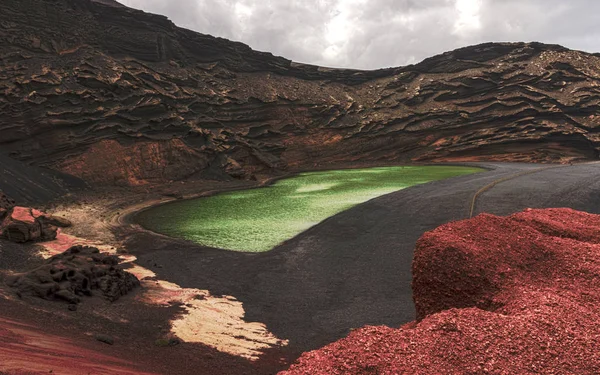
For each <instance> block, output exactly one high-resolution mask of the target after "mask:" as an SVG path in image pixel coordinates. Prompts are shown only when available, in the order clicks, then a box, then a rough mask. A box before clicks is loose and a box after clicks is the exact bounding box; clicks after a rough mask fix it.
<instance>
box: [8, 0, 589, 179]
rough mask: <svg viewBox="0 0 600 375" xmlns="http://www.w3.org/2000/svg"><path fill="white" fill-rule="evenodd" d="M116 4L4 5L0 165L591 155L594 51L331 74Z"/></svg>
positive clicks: (530, 51) (39, 0)
mask: <svg viewBox="0 0 600 375" xmlns="http://www.w3.org/2000/svg"><path fill="white" fill-rule="evenodd" d="M116 5H117V6H116ZM116 5H115V3H114V2H112V1H92V0H55V1H50V0H5V1H2V2H1V3H0V72H1V73H0V89H1V90H2V91H3V93H4V95H2V96H0V114H1V116H0V153H3V154H8V155H10V156H11V157H13V158H16V159H19V160H22V161H26V162H28V163H34V164H36V165H43V166H48V167H51V168H54V169H58V170H60V171H62V172H67V173H70V174H74V175H76V176H78V177H82V178H83V179H85V180H87V181H90V182H94V183H101V184H143V183H148V182H164V181H168V180H178V179H184V178H190V177H195V176H201V175H203V174H205V173H207V171H210V173H211V174H213V175H214V174H215V173H216V174H221V175H223V176H226V174H229V175H232V176H236V177H239V176H244V177H249V176H251V175H253V174H264V173H270V172H272V171H273V170H274V169H283V168H292V169H294V168H306V167H311V166H313V165H314V164H320V163H328V164H330V163H338V162H339V163H343V162H349V161H357V160H361V161H379V160H381V161H408V160H416V161H428V160H472V159H474V158H478V159H488V160H533V161H565V160H572V159H594V158H597V156H598V147H599V144H598V141H597V140H598V135H597V132H596V128H597V124H600V118H599V117H597V116H596V112H597V111H598V109H599V105H598V103H599V98H600V96H599V95H598V93H599V89H598V83H599V82H600V80H599V77H600V57H597V56H595V55H592V54H587V53H583V52H577V51H571V50H568V49H565V48H563V47H560V46H554V45H543V44H538V43H529V44H524V43H514V44H483V45H478V46H474V47H467V48H463V49H459V50H456V51H453V52H449V53H446V54H443V55H440V56H435V57H432V58H430V59H427V60H425V61H423V62H422V63H420V64H417V65H413V66H408V67H403V68H397V69H383V70H378V71H371V72H364V71H354V70H341V69H326V68H320V67H315V66H308V65H303V64H295V63H293V62H291V61H289V60H286V59H284V58H280V57H275V56H273V55H271V54H268V53H262V52H256V51H253V50H251V49H250V48H249V47H248V46H246V45H243V44H241V43H235V42H230V41H227V40H224V39H220V38H214V37H211V36H208V35H203V34H199V33H195V32H192V31H189V30H185V29H182V28H178V27H176V26H175V25H174V24H173V23H171V22H170V21H168V20H167V19H166V18H165V17H162V16H158V15H151V14H147V13H144V12H141V11H138V10H134V9H130V8H127V7H124V6H118V4H116Z"/></svg>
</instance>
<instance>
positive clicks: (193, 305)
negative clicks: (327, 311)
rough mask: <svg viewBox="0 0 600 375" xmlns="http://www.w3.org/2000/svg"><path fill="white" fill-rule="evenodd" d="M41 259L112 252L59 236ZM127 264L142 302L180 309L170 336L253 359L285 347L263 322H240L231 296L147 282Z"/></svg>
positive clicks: (145, 272)
mask: <svg viewBox="0 0 600 375" xmlns="http://www.w3.org/2000/svg"><path fill="white" fill-rule="evenodd" d="M42 245H43V247H44V249H45V250H44V251H43V252H42V256H44V257H45V258H49V257H51V256H53V255H56V254H60V253H62V252H64V251H65V250H67V249H68V248H70V247H71V246H74V245H87V246H95V247H97V248H99V249H100V250H101V251H103V252H109V253H116V250H115V248H114V247H112V246H106V245H102V244H99V243H96V242H94V241H88V240H85V239H82V238H78V237H75V236H71V235H67V234H64V233H59V234H58V236H57V238H56V240H54V241H50V242H45V243H43V244H42ZM119 256H120V258H121V259H122V260H123V262H124V263H129V266H130V268H128V269H127V271H128V272H131V273H132V274H134V275H135V276H136V277H137V278H138V279H140V280H141V282H142V287H143V294H142V296H141V298H142V299H143V301H144V302H146V303H149V304H153V305H159V306H171V305H172V304H174V303H177V304H181V305H183V306H184V309H185V313H183V314H182V315H181V316H179V317H178V318H177V319H175V320H173V321H172V322H171V333H173V334H174V335H175V336H177V337H178V338H179V339H181V340H183V341H185V342H193V343H201V344H204V345H207V346H210V347H212V348H215V349H217V350H219V351H221V352H224V353H228V354H232V355H236V356H240V357H244V358H247V359H250V360H257V359H258V358H259V357H260V355H261V354H262V353H263V351H264V350H266V349H269V348H273V347H278V346H286V345H287V344H288V341H287V340H281V339H279V338H277V337H275V336H274V335H273V334H272V333H271V332H269V330H268V329H267V327H266V326H265V325H264V324H263V323H258V322H246V321H244V315H245V311H244V307H243V304H242V303H241V302H240V301H238V300H237V299H236V298H235V297H231V296H222V297H216V296H212V295H211V294H210V292H209V291H207V290H200V289H190V288H181V287H180V286H179V285H177V284H173V283H170V282H168V281H164V280H150V278H155V277H156V274H155V273H154V272H152V271H151V270H149V269H147V268H144V267H141V266H139V265H137V264H135V263H134V262H135V261H136V260H137V259H136V257H135V256H133V255H126V254H125V255H124V254H120V255H119Z"/></svg>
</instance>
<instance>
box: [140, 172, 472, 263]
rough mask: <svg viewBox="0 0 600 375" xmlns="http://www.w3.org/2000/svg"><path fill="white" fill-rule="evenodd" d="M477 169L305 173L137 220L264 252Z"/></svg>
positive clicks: (206, 242) (165, 207) (187, 235)
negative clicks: (377, 201) (347, 213)
mask: <svg viewBox="0 0 600 375" xmlns="http://www.w3.org/2000/svg"><path fill="white" fill-rule="evenodd" d="M479 171H481V169H479V168H471V167H456V166H404V167H380V168H365V169H344V170H334V171H324V172H309V173H301V174H299V175H297V176H294V177H290V178H287V179H283V180H279V181H277V182H276V183H275V184H273V185H271V186H268V187H262V188H257V189H249V190H239V191H231V192H224V193H220V194H217V195H214V196H210V197H205V198H197V199H191V200H183V201H177V202H173V203H168V204H165V205H161V206H157V207H154V208H151V209H148V210H146V211H143V212H141V213H140V214H138V215H137V217H136V221H137V222H138V223H139V224H141V225H142V226H143V227H145V228H147V229H150V230H152V231H154V232H157V233H162V234H165V235H168V236H171V237H178V238H183V239H186V240H190V241H194V242H197V243H199V244H201V245H204V246H210V247H216V248H221V249H229V250H237V251H247V252H262V251H268V250H271V249H272V248H274V247H275V246H277V245H278V244H280V243H281V242H283V241H285V240H288V239H290V238H292V237H294V236H296V235H297V234H298V233H300V232H302V231H304V230H306V229H308V228H310V227H312V226H313V225H315V224H318V223H319V222H321V221H323V220H324V219H326V218H328V217H330V216H333V215H335V214H336V213H338V212H341V211H344V210H346V209H348V208H350V207H352V206H355V205H357V204H359V203H363V202H365V201H368V200H369V199H372V198H375V197H378V196H381V195H384V194H388V193H391V192H394V191H397V190H401V189H404V188H407V187H409V186H413V185H418V184H424V183H426V182H429V181H435V180H441V179H444V178H449V177H454V176H460V175H465V174H470V173H475V172H479Z"/></svg>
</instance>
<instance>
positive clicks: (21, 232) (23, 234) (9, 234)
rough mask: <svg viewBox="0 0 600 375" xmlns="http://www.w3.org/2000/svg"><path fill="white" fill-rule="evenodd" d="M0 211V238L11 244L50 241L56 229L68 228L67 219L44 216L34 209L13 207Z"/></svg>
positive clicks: (54, 235) (69, 223)
mask: <svg viewBox="0 0 600 375" xmlns="http://www.w3.org/2000/svg"><path fill="white" fill-rule="evenodd" d="M2 214H3V211H2V209H0V219H3V220H2V221H1V222H0V237H2V238H5V239H7V240H9V241H13V242H29V241H50V240H53V239H55V238H56V234H57V231H58V227H68V226H70V225H71V222H70V221H69V220H67V219H64V218H61V217H56V216H52V215H46V214H45V213H43V212H41V211H38V210H36V209H35V208H29V207H20V206H15V207H12V208H11V209H9V210H5V211H4V216H2Z"/></svg>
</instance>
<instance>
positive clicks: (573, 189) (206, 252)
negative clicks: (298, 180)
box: [127, 164, 600, 350]
mask: <svg viewBox="0 0 600 375" xmlns="http://www.w3.org/2000/svg"><path fill="white" fill-rule="evenodd" d="M480 165H483V166H487V167H490V168H494V169H493V170H490V171H487V172H484V173H479V174H474V175H468V176H461V177H456V178H452V179H448V180H442V181H436V182H432V183H428V184H425V185H420V186H415V187H411V188H408V189H405V190H401V191H398V192H395V193H392V194H389V195H386V196H383V197H379V198H376V199H373V200H371V201H369V202H366V203H364V204H361V205H359V206H356V207H354V208H352V209H350V210H348V211H345V212H342V213H340V214H338V215H336V216H333V217H331V218H329V219H327V220H325V221H324V222H322V223H321V224H319V225H317V226H315V227H313V228H311V229H309V230H308V231H306V232H304V233H302V234H301V235H299V236H297V237H295V238H294V239H291V240H289V241H288V242H287V243H284V244H282V245H281V246H279V247H278V248H276V249H274V250H273V251H271V252H268V253H263V254H245V253H235V252H228V251H222V250H216V249H208V248H202V247H199V246H197V245H193V244H190V243H186V242H184V241H176V240H172V239H166V238H164V237H159V236H156V235H153V234H151V233H147V232H145V233H144V232H143V233H137V234H133V235H129V240H128V244H127V246H128V248H129V249H130V250H131V251H132V252H134V253H135V254H136V255H138V257H139V260H140V262H141V264H142V265H146V266H148V267H150V268H152V269H153V270H154V271H156V272H157V274H158V276H159V277H160V278H164V279H166V280H170V281H173V282H176V283H178V284H180V285H182V286H184V287H196V288H201V289H209V290H211V291H213V292H214V293H224V294H231V295H234V296H236V297H237V298H238V299H240V300H241V301H242V302H244V307H245V309H246V319H247V320H249V321H260V322H264V323H266V324H267V326H268V328H269V329H270V330H271V331H272V332H273V333H275V334H276V335H277V336H278V337H280V338H287V339H290V341H291V346H292V348H294V349H296V350H308V349H313V348H317V347H320V346H322V345H324V344H326V343H328V342H331V341H333V340H336V339H338V338H341V337H344V336H345V335H347V334H348V332H349V331H350V329H352V328H355V327H360V326H363V325H366V324H372V325H380V324H386V325H390V326H398V325H400V324H402V323H405V322H408V321H411V320H413V319H414V316H415V311H414V307H413V303H412V293H411V287H410V284H411V262H412V255H413V249H414V245H415V242H416V241H417V239H418V238H419V237H420V236H421V235H422V234H423V232H425V231H428V230H431V229H433V228H435V227H437V226H439V225H441V224H443V223H446V222H449V221H452V220H458V219H464V218H467V217H468V216H469V213H470V210H471V203H472V199H473V196H474V194H476V193H477V192H479V194H478V198H477V201H476V204H475V206H474V211H475V213H477V212H484V211H486V212H492V213H496V214H509V213H512V212H516V211H519V210H521V209H524V208H527V207H573V208H576V209H580V210H585V211H589V212H596V213H597V212H600V194H599V192H600V164H586V165H576V166H557V167H555V168H550V169H547V168H544V167H543V166H540V165H532V164H480ZM511 177H512V178H511ZM507 178H509V179H507ZM499 180H500V181H504V182H500V183H497V184H493V183H494V182H497V181H499ZM490 186H491V187H490ZM486 187H490V188H489V189H487V190H486V189H485V188H486ZM140 249H144V250H140ZM154 264H157V265H158V266H154Z"/></svg>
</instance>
